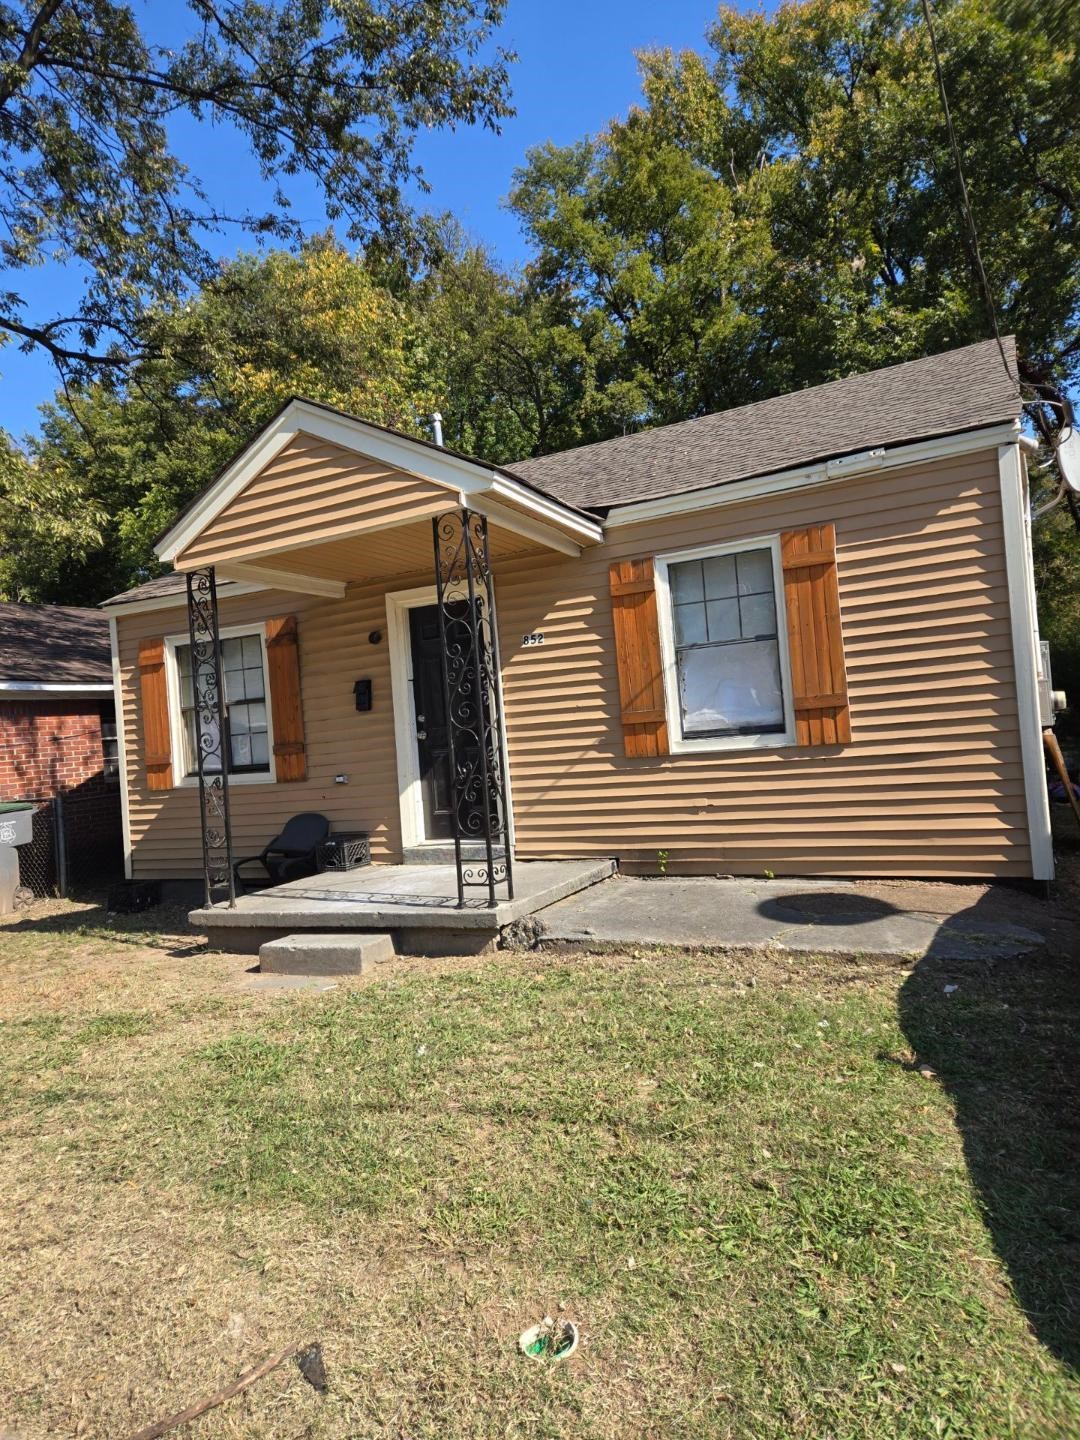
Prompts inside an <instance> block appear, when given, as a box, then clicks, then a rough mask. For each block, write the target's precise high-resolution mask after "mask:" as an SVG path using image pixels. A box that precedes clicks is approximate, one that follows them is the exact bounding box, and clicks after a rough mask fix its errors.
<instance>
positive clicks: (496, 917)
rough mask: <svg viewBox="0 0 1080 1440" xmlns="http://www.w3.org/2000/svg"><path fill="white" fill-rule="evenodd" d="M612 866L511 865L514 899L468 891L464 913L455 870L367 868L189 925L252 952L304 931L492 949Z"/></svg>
mask: <svg viewBox="0 0 1080 1440" xmlns="http://www.w3.org/2000/svg"><path fill="white" fill-rule="evenodd" d="M614 869H615V864H614V861H612V860H599V861H597V860H530V861H523V862H520V863H518V864H516V865H515V866H514V888H515V892H516V894H515V898H514V899H513V900H500V901H499V903H498V904H497V905H496V906H495V907H494V909H489V908H488V906H487V903H486V898H487V897H486V892H484V891H478V890H467V891H466V901H465V908H464V909H460V910H459V909H458V907H457V876H456V872H455V870H454V867H453V866H452V865H369V866H365V867H364V868H363V869H360V870H350V871H345V872H333V873H331V872H327V873H326V874H324V875H315V876H312V877H311V878H310V879H306V880H292V881H290V882H289V883H288V884H287V885H278V886H275V887H274V888H273V889H272V890H258V891H255V892H254V893H253V894H250V895H243V896H240V897H239V898H238V899H237V902H236V907H235V909H232V910H229V909H226V908H225V907H222V906H214V907H213V908H210V909H207V908H201V909H198V910H192V911H191V912H190V914H189V915H188V921H189V922H190V924H191V926H192V927H193V928H194V929H195V930H199V931H203V932H205V933H206V935H207V936H208V938H209V939H210V942H211V944H213V945H216V946H218V947H219V948H221V949H224V950H240V951H243V952H247V953H254V951H257V950H258V949H259V947H260V946H261V945H262V944H264V943H266V942H267V941H269V940H275V939H278V938H279V937H281V936H283V935H289V934H293V933H294V932H296V931H302V930H321V931H332V930H353V931H369V930H382V931H388V932H389V933H390V934H391V935H392V936H393V938H394V946H395V948H396V949H397V950H398V951H399V952H400V951H404V952H406V953H410V954H428V955H430V954H452V953H456V952H457V951H458V950H459V949H460V950H464V951H466V952H469V951H475V950H477V949H480V948H483V947H484V946H486V945H489V944H491V943H492V942H493V941H494V940H495V938H496V937H497V935H498V933H499V931H500V930H501V929H502V928H503V926H504V925H509V924H511V923H512V922H513V921H515V920H520V919H522V918H523V917H524V916H526V915H531V914H533V913H534V912H535V911H537V910H542V909H544V908H545V907H546V906H548V905H553V904H555V903H556V902H557V901H559V900H563V899H565V898H566V896H568V895H573V894H575V893H576V892H577V891H580V890H583V889H585V888H586V887H587V886H590V885H595V884H597V883H598V882H599V881H601V880H606V879H607V878H608V877H609V876H610V875H612V874H613V872H614ZM499 888H500V889H503V890H504V887H501V886H500V887H499ZM440 945H445V946H446V948H444V949H440V948H438V947H439V946H440Z"/></svg>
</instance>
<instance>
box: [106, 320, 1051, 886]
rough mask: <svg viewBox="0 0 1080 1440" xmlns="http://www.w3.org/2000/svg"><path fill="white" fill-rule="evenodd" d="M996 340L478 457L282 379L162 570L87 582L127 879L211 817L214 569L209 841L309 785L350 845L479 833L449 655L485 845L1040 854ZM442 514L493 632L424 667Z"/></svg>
mask: <svg viewBox="0 0 1080 1440" xmlns="http://www.w3.org/2000/svg"><path fill="white" fill-rule="evenodd" d="M1005 354H1006V356H1007V357H1008V363H1009V366H1010V368H1009V369H1008V370H1007V369H1006V367H1005V365H1004V364H1003V363H1002V354H1001V352H1000V351H999V349H998V346H997V345H996V344H995V343H986V344H977V345H972V346H968V347H966V348H964V349H959V350H955V351H952V352H950V353H947V354H943V355H938V356H935V357H932V358H929V359H923V360H917V361H913V362H910V363H906V364H901V365H896V366H893V367H890V368H887V369H883V370H879V371H875V372H873V373H871V374H865V375H859V376H854V377H852V378H850V379H843V380H838V381H835V382H831V383H829V384H825V385H820V386H817V387H815V388H813V389H807V390H802V391H799V392H797V393H794V394H790V395H785V396H781V397H779V398H776V399H772V400H767V401H764V402H761V403H757V404H752V405H747V406H745V407H741V408H739V409H735V410H730V411H725V412H723V413H720V414H714V415H706V416H703V417H701V418H700V419H694V420H688V421H685V422H683V423H680V424H674V425H669V426H666V427H664V428H659V429H654V430H648V431H645V432H642V433H639V434H633V435H627V436H624V437H621V438H619V439H614V440H610V441H606V442H604V443H600V444H595V445H588V446H584V447H582V448H579V449H575V450H570V451H567V452H565V453H562V454H553V455H548V456H544V457H541V458H538V459H532V460H527V461H523V462H520V463H518V464H515V465H513V466H498V465H492V464H489V463H487V462H485V461H483V460H479V459H475V458H472V457H469V456H465V455H461V454H457V453H455V452H453V451H451V450H447V449H443V448H441V447H439V446H437V445H434V444H431V443H428V442H426V441H423V440H417V439H415V438H412V437H409V436H405V435H401V434H397V433H394V432H391V431H387V430H384V429H381V428H379V427H378V426H375V425H370V424H367V423H366V422H364V421H362V420H359V419H356V418H355V417H353V416H350V415H346V414H343V413H340V412H338V411H336V410H334V409H331V408H329V407H327V406H324V405H319V404H315V403H313V402H310V401H307V400H303V399H293V400H291V401H289V403H288V404H286V405H285V406H284V407H283V408H282V409H281V410H280V411H279V412H278V414H277V415H276V416H275V417H274V418H273V419H272V420H271V421H270V422H269V423H268V424H267V425H266V426H265V427H264V428H263V430H262V431H261V432H260V433H259V434H258V435H256V436H255V437H254V438H253V439H252V440H251V441H250V443H249V444H248V445H246V446H245V447H244V449H243V450H242V451H241V452H240V454H239V455H238V456H237V457H236V458H235V459H234V460H233V461H232V462H231V464H229V465H228V466H227V467H226V469H225V470H224V471H223V472H222V473H221V474H220V475H219V476H218V478H217V479H216V480H215V481H214V482H213V484H211V485H210V486H209V487H208V488H207V489H206V490H204V491H203V493H202V494H200V495H199V496H198V497H197V498H196V499H195V500H194V501H193V502H192V503H191V504H190V505H189V506H188V508H187V509H186V510H185V511H184V512H183V513H182V514H181V515H180V516H179V517H178V518H177V520H176V521H175V523H174V525H173V526H172V527H171V528H170V530H169V531H168V532H167V534H165V535H164V536H163V537H162V538H161V540H160V543H159V545H158V554H159V556H160V557H161V559H162V560H163V561H165V562H167V563H168V564H169V565H170V566H172V568H173V573H171V574H168V575H165V576H163V577H161V578H160V579H157V580H153V581H151V582H149V583H148V584H145V585H140V586H138V587H136V588H135V589H134V590H131V591H129V592H128V593H127V594H124V595H119V596H116V597H115V598H114V599H112V600H110V601H108V602H107V603H106V607H105V608H106V611H107V613H108V616H109V624H110V627H111V630H112V637H113V665H114V671H115V675H116V687H117V688H116V695H117V708H118V713H122V715H123V726H122V735H121V763H122V768H123V773H124V794H125V846H126V850H127V859H128V870H129V874H131V875H132V876H134V877H135V878H136V879H154V878H162V879H164V878H170V879H172V878H183V877H188V878H194V877H198V876H199V875H201V874H202V870H203V851H202V843H201V842H202V835H203V831H204V830H212V829H213V828H214V827H213V826H211V825H210V824H209V822H207V823H204V818H203V817H201V815H200V793H201V792H200V786H199V764H198V750H199V746H200V742H201V743H202V745H204V746H206V745H207V744H209V745H210V746H211V748H213V746H215V745H217V744H218V743H219V742H220V741H221V735H222V732H221V724H222V715H221V713H220V712H218V713H213V712H212V710H208V709H207V708H206V705H205V697H203V704H202V706H201V710H202V713H201V718H200V714H199V709H200V707H197V706H196V704H195V701H196V698H198V696H199V695H201V693H202V692H201V690H200V688H199V684H201V682H199V684H196V683H194V682H193V679H192V676H193V672H197V670H198V665H199V663H201V662H200V661H199V660H198V656H196V657H193V655H192V649H191V641H190V637H189V629H188V607H187V597H186V592H185V585H186V580H185V575H194V576H195V577H196V581H197V583H196V586H195V592H194V593H195V597H196V601H198V597H199V591H200V587H201V593H202V597H203V600H204V601H205V602H206V603H207V605H209V603H210V599H211V598H212V597H211V596H210V590H211V589H212V588H214V586H216V617H217V620H218V624H219V627H220V640H219V647H220V648H219V654H220V660H221V666H222V669H223V672H224V686H225V691H226V696H227V700H228V706H229V715H228V720H229V732H230V742H229V743H230V747H231V754H230V757H229V758H230V780H229V787H228V790H229V799H228V806H229V809H230V812H231V829H232V850H233V852H234V853H237V854H247V853H251V852H253V851H257V850H258V849H259V848H260V847H261V846H262V845H263V844H264V843H265V842H266V841H267V840H268V839H269V838H270V837H271V836H272V835H274V834H275V832H276V831H277V830H278V829H280V826H281V823H282V821H283V820H284V819H285V818H287V817H288V816H289V815H291V814H293V813H296V812H301V811H310V810H313V811H321V812H322V813H323V814H325V815H326V816H327V817H329V819H330V820H331V821H332V823H333V825H334V827H335V828H336V829H340V830H343V831H365V832H367V833H368V834H369V835H370V843H371V854H372V859H373V860H374V861H375V862H376V863H378V864H384V865H385V864H394V863H397V862H401V861H402V859H403V858H413V857H417V856H420V855H422V854H423V853H424V852H425V848H430V849H432V850H433V851H436V852H438V848H439V846H440V845H442V846H445V845H446V842H447V839H448V837H451V836H452V835H453V832H454V828H455V826H454V813H455V806H456V807H457V814H458V828H459V830H462V831H464V833H465V834H466V835H467V834H469V833H477V834H480V835H481V836H483V835H484V834H485V833H486V832H485V828H484V824H482V823H481V822H480V821H478V820H477V818H476V817H477V806H478V805H479V804H480V801H479V800H478V799H477V795H478V794H479V791H478V790H477V789H476V786H475V785H474V786H473V789H472V792H471V799H470V798H469V797H468V796H466V795H464V789H463V788H462V787H461V786H460V785H459V787H458V789H455V785H454V780H453V775H454V770H453V768H452V767H451V764H450V761H449V757H448V745H449V742H450V741H452V739H453V731H454V726H455V721H454V717H453V713H452V712H453V710H454V706H455V705H456V704H458V702H459V698H460V697H459V696H458V695H457V688H458V687H459V686H460V684H461V682H462V680H463V678H464V691H465V692H467V694H469V695H471V697H472V699H473V700H474V701H475V702H476V703H475V705H474V707H473V714H474V719H475V717H476V715H477V714H481V716H482V719H483V724H484V725H487V724H488V722H489V721H490V729H489V732H486V733H487V743H486V746H485V743H483V742H480V741H477V740H476V738H475V735H474V737H473V740H472V741H471V742H469V741H467V740H462V739H461V737H460V736H459V743H458V751H457V752H456V753H457V756H458V759H457V762H456V765H457V768H458V770H459V771H460V770H461V768H462V765H463V763H465V762H463V761H462V755H465V760H466V762H469V763H472V762H475V763H476V764H478V765H479V766H480V771H483V775H482V776H481V778H483V779H485V783H487V781H488V780H490V782H491V786H492V795H491V799H490V804H489V806H488V808H489V809H490V810H491V812H492V814H493V815H494V820H493V821H491V825H493V826H494V833H495V836H496V840H498V839H499V837H500V835H501V833H502V830H501V829H500V825H501V826H502V829H504V830H505V831H506V838H507V839H508V840H509V843H510V845H511V847H512V851H513V855H514V857H515V858H516V860H517V861H519V862H520V861H529V860H541V859H552V858H555V857H580V858H589V857H610V858H613V859H616V860H617V861H618V863H619V864H620V866H622V867H623V869H624V870H628V871H637V872H650V871H651V872H655V871H656V870H657V869H658V868H661V869H663V868H666V869H667V870H668V871H669V872H671V873H675V872H681V873H704V874H713V873H716V872H723V873H733V874H759V875H760V874H761V873H762V872H763V871H772V872H774V873H776V874H778V875H818V876H827V875H833V876H937V877H942V878H948V879H957V878H961V877H979V878H984V879H985V878H997V877H1009V876H1011V877H1020V878H1024V877H1026V878H1032V877H1034V878H1037V879H1044V878H1047V877H1049V876H1050V875H1051V872H1052V854H1051V846H1050V838H1049V819H1048V811H1047V801H1046V787H1045V783H1044V770H1043V760H1042V751H1041V739H1040V715H1039V700H1038V694H1037V681H1038V660H1037V655H1038V645H1037V635H1036V619H1035V605H1034V591H1033V583H1032V575H1031V554H1030V540H1029V534H1028V519H1027V517H1028V500H1027V478H1026V466H1025V455H1026V451H1027V449H1028V448H1029V445H1030V442H1028V441H1027V440H1026V439H1025V437H1024V435H1023V434H1022V433H1021V428H1020V410H1021V402H1020V399H1019V391H1018V386H1017V383H1016V378H1015V347H1014V345H1013V343H1012V341H1011V340H1010V341H1008V342H1006V345H1005ZM463 511H464V512H466V519H465V520H464V521H462V520H461V516H462V513H463ZM433 521H434V522H435V526H436V529H435V540H434V549H433ZM444 523H445V533H444V534H443V535H442V536H440V531H439V526H440V525H442V524H444ZM470 524H473V525H474V526H475V534H474V536H473V538H474V539H475V540H476V543H477V545H478V546H479V547H480V551H482V549H483V545H484V543H486V545H487V551H488V555H487V561H488V563H489V567H490V575H491V579H492V587H491V591H492V598H493V599H494V600H495V602H496V603H497V623H496V625H495V626H494V627H493V628H494V634H493V635H492V636H491V637H490V642H491V644H490V648H491V650H492V653H491V654H490V655H488V656H487V657H486V658H485V656H484V655H483V654H482V653H481V650H482V648H483V644H484V642H483V640H482V639H481V650H475V651H470V652H469V655H466V658H465V659H464V660H462V659H461V655H460V653H459V654H458V658H457V660H456V661H455V659H454V658H453V653H452V652H454V650H455V646H457V649H458V651H459V652H461V648H462V644H463V643H465V642H468V643H472V642H471V641H469V640H468V634H467V632H468V631H469V628H470V626H469V617H470V616H477V615H482V613H483V612H484V608H485V605H486V603H487V602H486V600H485V596H486V594H487V592H486V591H485V590H484V588H483V585H482V583H481V582H482V581H483V580H484V579H485V578H486V575H485V570H484V566H485V560H484V556H483V554H482V553H480V552H479V551H478V557H479V558H478V560H477V564H478V566H479V572H478V578H476V583H475V586H474V585H473V580H472V579H470V580H469V586H472V587H473V588H468V587H467V586H466V583H465V580H464V579H463V578H462V575H463V572H461V571H460V570H459V571H458V572H457V573H456V574H455V575H454V576H450V575H449V571H447V573H445V574H443V573H441V572H440V570H439V567H440V566H442V564H443V560H442V558H439V557H440V555H441V554H444V553H445V554H448V553H449V550H447V549H445V548H444V550H443V551H440V545H441V544H442V543H443V542H444V541H445V544H446V546H449V547H450V549H452V548H453V547H454V546H457V547H458V550H457V553H458V556H459V558H460V554H461V545H462V527H463V525H464V526H465V528H467V527H468V526H469V525H470ZM455 527H456V528H455ZM481 531H483V534H481ZM454 563H457V562H453V561H447V565H448V566H449V567H450V568H451V569H452V567H453V564H454ZM450 579H452V580H453V581H455V583H457V584H458V585H459V588H458V590H456V591H455V592H454V593H455V595H456V599H455V600H453V601H452V602H451V601H448V600H447V598H446V595H444V594H443V593H442V591H443V586H444V582H447V581H448V580H450ZM211 581H213V585H211ZM437 583H438V587H439V588H438V589H437ZM477 596H479V597H480V598H479V599H478V598H477ZM437 600H438V601H441V602H443V604H442V610H443V614H442V624H441V625H440V613H439V612H440V605H439V604H437ZM455 605H456V607H457V608H456V609H455V608H454V606H455ZM470 606H473V607H474V608H473V609H470V608H469V607H470ZM208 613H209V611H208V610H207V611H206V612H205V613H204V614H203V616H202V619H203V621H205V620H206V616H207V614H208ZM481 628H482V627H481ZM463 637H464V641H463ZM198 648H199V647H197V649H198ZM465 648H466V649H467V648H468V646H467V644H466V647H465ZM212 650H213V647H212V646H211V651H212ZM208 653H210V652H209V651H208ZM470 655H471V658H469V656H470ZM447 657H449V658H447ZM478 657H479V658H478ZM207 663H208V664H211V672H208V673H211V678H212V659H211V661H207ZM455 664H456V665H457V667H458V668H457V670H456V671H455V670H454V665H455ZM470 667H471V668H470ZM478 674H479V675H481V676H482V677H484V683H480V684H477V683H474V682H475V681H476V679H477V676H478ZM447 682H448V683H447ZM447 689H449V690H450V692H451V693H450V696H449V705H450V711H451V716H450V724H449V725H448V712H447V693H446V691H447ZM197 692H198V693H197ZM481 692H484V693H483V694H481ZM470 745H471V748H470ZM485 749H486V751H487V758H486V760H485V758H484V751H485ZM485 766H486V767H487V768H486V769H485V768H484V767H485ZM204 768H205V769H206V773H205V774H204V776H203V779H204V781H206V782H207V783H209V784H211V786H213V785H218V787H219V788H220V780H219V778H218V776H217V771H216V770H215V768H214V766H212V765H208V766H207V767H204ZM218 769H220V767H219V766H218ZM480 771H477V774H479V773H480ZM485 777H486V778H485ZM473 778H474V780H475V779H476V776H475V775H474V777H473ZM465 788H467V787H465ZM463 799H464V800H465V801H467V802H468V803H467V804H466V808H465V810H464V811H463V810H462V808H461V803H460V802H462V800H463ZM470 806H471V808H469V807H470ZM219 815H220V808H219ZM463 816H464V819H463ZM489 820H490V817H489ZM489 828H491V826H490V825H489Z"/></svg>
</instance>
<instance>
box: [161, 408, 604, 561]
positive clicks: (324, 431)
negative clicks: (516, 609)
mask: <svg viewBox="0 0 1080 1440" xmlns="http://www.w3.org/2000/svg"><path fill="white" fill-rule="evenodd" d="M300 434H304V435H311V436H313V437H314V438H315V439H317V440H325V441H326V442H327V443H329V444H332V445H340V446H341V447H342V448H343V449H345V450H351V451H353V452H355V453H357V454H362V455H364V456H365V457H366V458H367V459H370V460H377V461H379V462H380V463H381V464H383V465H386V466H387V468H388V469H391V470H400V471H402V472H403V473H405V474H407V475H415V476H416V477H417V478H418V479H421V480H428V481H430V482H431V483H432V484H434V485H441V486H442V487H443V488H444V489H446V490H449V491H453V492H457V493H460V494H464V495H466V496H469V495H474V494H479V493H484V492H492V493H495V494H497V495H499V496H500V497H501V498H504V499H512V500H513V501H515V502H516V503H517V504H519V505H523V506H524V507H525V508H526V509H528V510H530V511H532V512H533V513H534V514H535V515H536V516H537V518H542V519H544V520H549V521H554V523H555V524H557V525H559V526H560V527H561V528H563V529H566V530H571V531H573V532H576V533H578V534H580V535H581V536H582V538H584V539H586V540H593V541H598V540H599V539H600V538H601V535H602V531H601V529H600V526H599V524H598V523H596V522H593V521H590V520H588V519H586V518H585V517H584V516H582V515H578V514H576V513H575V512H574V511H573V510H570V509H568V508H566V507H564V506H562V505H560V504H559V502H558V501H557V500H551V499H547V498H546V497H544V496H540V495H537V494H535V493H534V492H533V491H532V490H531V489H529V487H528V486H526V485H523V484H521V483H520V482H519V481H517V480H512V479H510V478H509V477H507V476H505V475H500V474H499V473H498V471H496V470H495V469H494V467H492V466H490V465H485V464H482V463H480V462H478V461H475V460H464V459H462V458H461V457H460V456H458V455H453V454H451V453H450V452H449V451H447V450H436V449H433V448H432V447H431V446H430V445H424V444H422V443H421V442H420V441H418V440H413V439H411V438H410V437H409V436H407V435H394V434H389V433H388V432H386V431H385V430H380V429H378V428H377V427H376V426H374V425H368V424H366V423H365V422H364V421H363V420H357V419H354V418H353V417H351V416H348V415H337V414H334V413H333V412H331V411H328V410H324V409H323V408H322V407H321V406H319V405H313V404H311V403H310V402H308V401H306V400H290V402H289V403H288V405H286V407H285V409H284V410H282V412H281V414H280V415H278V417H277V418H276V419H275V420H272V421H271V422H270V424H269V425H268V426H267V427H266V429H265V430H263V431H262V433H261V434H259V435H258V436H257V437H256V438H255V439H254V440H253V441H252V442H251V444H250V445H248V446H247V447H246V448H245V449H244V450H243V451H241V453H240V454H239V455H238V456H237V457H236V459H235V460H234V461H233V462H232V464H231V465H229V466H228V467H227V468H226V469H225V470H224V471H223V472H222V474H221V475H220V476H219V477H218V479H217V481H216V482H215V483H214V484H213V485H212V486H211V487H210V488H209V490H207V491H206V493H205V494H204V495H203V496H201V497H200V499H199V500H198V501H197V503H196V504H195V505H193V506H192V508H191V510H189V511H188V513H187V514H186V515H184V516H182V518H181V519H180V520H179V521H177V523H176V524H175V525H174V526H173V528H172V529H171V530H170V531H169V532H168V533H167V534H166V535H165V536H163V538H162V539H161V540H160V541H159V543H158V544H157V545H156V546H155V553H156V554H157V556H158V558H159V559H161V560H163V561H165V562H167V563H169V562H172V561H174V560H175V559H176V557H177V555H179V554H180V553H181V552H182V551H183V550H185V549H186V548H187V547H188V546H189V545H190V544H191V543H192V541H194V540H195V539H196V538H197V537H198V535H199V534H200V533H201V532H202V531H203V530H204V529H205V528H206V526H207V525H209V523H210V522H211V521H212V520H213V519H214V518H215V517H216V516H217V515H219V514H220V513H221V511H222V510H224V509H225V508H226V506H227V505H229V504H231V502H232V501H233V500H235V499H236V497H237V496H238V495H239V494H240V492H241V491H242V490H243V489H244V488H245V487H246V486H247V485H248V484H249V483H250V482H251V481H252V480H253V479H254V478H255V476H256V475H258V474H259V472H260V471H261V470H263V469H264V468H265V467H266V466H267V465H269V464H270V462H271V461H272V460H274V459H275V458H276V457H277V456H278V455H279V454H280V453H281V452H282V451H283V450H284V449H285V448H286V447H287V446H289V445H291V444H292V442H293V441H294V440H295V439H296V438H297V436H298V435H300Z"/></svg>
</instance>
